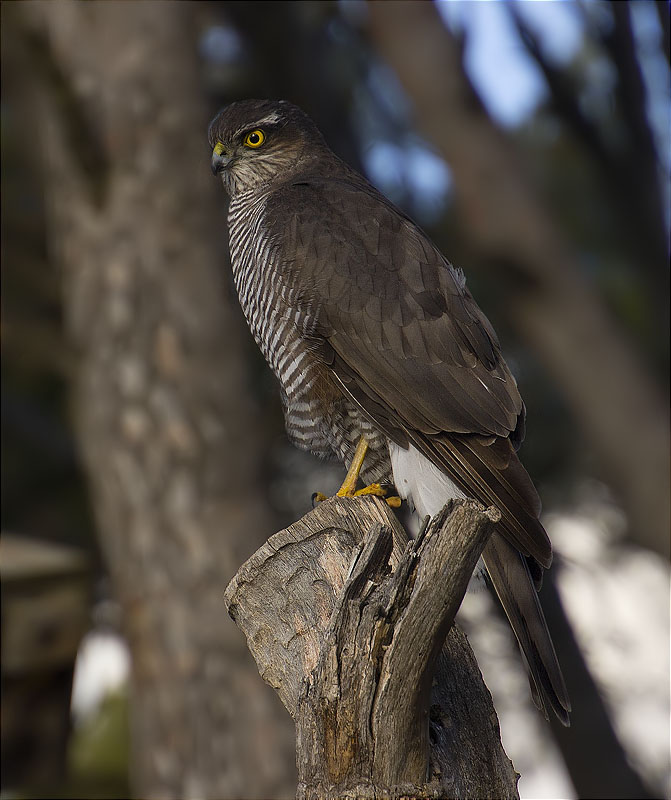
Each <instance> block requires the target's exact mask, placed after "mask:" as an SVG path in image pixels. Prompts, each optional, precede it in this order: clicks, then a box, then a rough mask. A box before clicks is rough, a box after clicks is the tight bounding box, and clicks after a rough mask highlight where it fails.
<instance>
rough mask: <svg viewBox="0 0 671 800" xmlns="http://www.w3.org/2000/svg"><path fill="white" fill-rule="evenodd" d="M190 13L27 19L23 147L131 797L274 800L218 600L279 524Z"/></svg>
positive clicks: (273, 749)
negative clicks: (51, 291)
mask: <svg viewBox="0 0 671 800" xmlns="http://www.w3.org/2000/svg"><path fill="white" fill-rule="evenodd" d="M188 6H189V4H186V3H184V4H182V3H161V4H155V3H145V2H134V3H92V4H80V3H70V2H68V3H65V2H60V3H44V4H25V6H24V7H23V8H22V11H23V13H24V14H25V19H26V21H27V27H26V31H27V40H28V41H29V42H30V44H31V58H32V59H34V63H35V64H36V65H37V66H38V67H39V70H40V75H41V78H42V79H43V80H42V82H43V88H44V92H43V98H44V100H45V102H44V103H43V105H44V125H43V127H42V128H41V129H40V130H39V135H38V136H37V137H36V143H35V150H36V151H38V152H39V151H44V152H45V154H46V155H47V161H46V163H45V174H46V175H47V190H48V208H49V212H50V242H51V246H52V250H53V252H54V254H55V255H57V256H58V259H59V262H60V264H61V266H62V270H63V292H64V304H65V315H66V324H67V328H68V332H69V334H70V336H71V339H72V341H73V343H74V346H75V347H76V348H77V350H78V356H79V359H80V361H79V370H78V379H77V381H76V385H75V386H74V397H73V401H74V421H75V425H76V431H77V435H78V440H79V445H80V448H81V453H82V456H83V460H84V463H85V468H86V471H87V475H88V479H89V483H90V491H91V500H92V504H93V508H94V512H95V517H96V520H97V525H98V531H99V535H100V538H101V541H102V546H103V550H104V553H105V555H106V559H107V563H108V566H109V570H110V573H111V575H112V579H113V584H114V589H115V592H116V596H117V598H118V600H119V602H120V603H121V607H122V612H123V625H124V629H125V633H126V635H127V637H128V641H129V644H130V648H131V652H132V694H131V720H132V753H133V764H132V785H133V788H134V791H135V792H136V793H137V795H139V796H146V797H151V798H169V797H174V798H184V797H218V798H224V797H243V796H244V797H250V796H262V797H271V796H277V795H286V794H287V793H289V792H291V791H292V788H290V787H293V785H294V783H295V780H294V774H293V765H292V752H291V751H292V749H293V748H292V746H291V738H290V737H291V733H290V727H291V726H290V723H289V724H287V722H285V720H284V716H285V715H284V712H283V711H282V709H281V706H280V705H279V703H277V702H276V698H274V697H273V696H272V693H271V692H269V691H268V692H266V693H265V694H263V693H261V692H260V691H259V687H258V686H257V683H256V681H255V679H254V678H255V675H254V676H253V675H252V673H254V666H253V664H252V662H251V659H249V658H248V654H247V653H246V652H245V650H244V646H243V644H242V642H241V641H240V639H239V636H238V633H237V631H236V630H235V628H234V627H233V626H232V625H231V624H230V621H228V620H227V617H226V614H225V609H224V606H223V603H222V596H221V594H222V587H223V585H225V581H226V576H227V575H230V574H231V573H232V572H233V569H234V568H235V565H237V564H238V563H240V560H241V559H243V558H244V557H246V556H247V555H248V554H249V552H250V551H251V549H253V547H254V546H255V544H256V545H258V543H260V542H261V541H263V540H264V539H265V538H266V536H267V535H268V534H269V533H270V532H271V530H272V529H273V521H272V520H273V516H272V514H271V513H270V511H269V507H268V506H267V504H266V503H265V501H264V493H263V491H262V484H261V482H260V465H261V458H262V452H263V444H264V443H263V441H262V440H261V438H260V437H261V434H260V433H259V430H260V426H259V425H258V424H257V423H258V420H257V414H256V413H255V412H256V409H255V408H254V404H253V400H251V398H250V393H249V389H248V386H247V375H246V372H245V364H244V360H243V356H242V353H241V346H242V344H243V343H244V339H243V336H246V334H244V333H243V331H242V326H241V315H240V314H239V311H238V310H237V309H236V310H235V311H233V310H232V309H233V306H232V304H231V303H230V300H229V298H226V279H225V269H226V266H227V265H226V261H225V256H224V255H223V247H222V246H221V245H222V244H223V242H224V241H225V230H226V229H225V219H224V217H223V209H221V204H220V203H219V201H218V199H217V197H215V194H214V192H215V184H214V181H213V180H212V178H211V175H210V174H209V155H208V148H207V142H206V126H207V121H208V120H207V111H206V108H205V103H204V99H203V96H202V90H201V88H200V77H199V75H198V62H197V57H196V31H195V30H193V29H192V20H193V14H192V13H191V12H190V11H189V7H188ZM218 204H219V208H218V207H217V206H218ZM260 742H263V752H264V753H265V757H264V758H259V747H260V744H259V743H260Z"/></svg>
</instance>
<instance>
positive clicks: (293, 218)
mask: <svg viewBox="0 0 671 800" xmlns="http://www.w3.org/2000/svg"><path fill="white" fill-rule="evenodd" d="M209 143H210V146H211V147H212V171H213V172H214V174H215V175H220V176H221V178H222V181H223V184H224V187H225V189H226V191H227V192H228V194H229V196H230V205H229V212H228V228H229V244H230V254H231V265H232V270H233V278H234V282H235V285H236V288H237V291H238V294H239V298H240V303H241V305H242V308H243V311H244V314H245V317H246V319H247V322H248V324H249V327H250V328H251V331H252V333H253V335H254V338H255V339H256V342H257V344H258V345H259V347H260V348H261V350H262V352H263V355H264V356H265V358H266V360H267V361H268V363H269V365H270V367H271V368H272V370H273V371H274V373H275V375H276V376H277V378H278V380H279V382H280V386H281V394H282V402H283V407H284V414H285V420H286V427H287V432H288V435H289V437H290V438H291V439H292V441H293V442H294V443H295V444H296V445H298V446H299V447H301V448H304V449H306V450H310V451H312V452H313V453H315V454H317V455H319V456H322V457H333V456H336V457H337V458H340V459H341V460H342V461H343V462H344V463H345V464H346V465H350V464H353V465H354V469H353V470H351V471H350V476H349V483H348V484H347V488H346V490H345V492H343V493H348V494H352V493H353V488H354V486H355V484H356V479H357V474H358V472H359V468H360V471H361V476H362V478H363V479H364V481H365V482H366V483H370V484H373V485H375V484H378V483H381V482H393V484H394V485H395V486H396V489H397V491H398V493H399V494H400V496H401V497H403V498H405V499H407V501H408V502H409V504H410V505H411V507H414V508H415V509H416V511H417V512H418V513H419V514H420V516H422V517H424V516H425V515H427V514H428V515H434V514H436V513H437V512H438V511H439V510H440V509H441V508H442V507H443V506H444V505H445V503H446V502H447V501H448V500H449V499H450V498H464V497H471V498H475V499H476V500H479V501H480V502H481V503H483V504H485V505H495V506H496V507H497V508H498V509H499V510H500V511H501V514H502V519H501V522H500V523H499V525H498V526H497V530H496V531H495V532H494V533H493V534H492V536H491V538H490V540H489V542H488V544H487V545H486V547H485V549H484V551H483V553H482V560H483V562H484V567H485V569H486V573H487V575H488V577H489V580H490V581H491V584H492V585H493V587H494V590H495V591H496V594H497V595H498V597H499V600H500V601H501V604H502V606H503V608H504V610H505V612H506V615H507V616H508V619H509V620H510V623H511V626H512V628H513V631H514V632H515V635H516V636H517V639H518V641H519V644H520V647H521V650H522V653H523V655H524V659H525V661H526V665H527V667H528V671H529V679H530V684H531V690H532V696H533V698H534V701H535V703H536V705H537V706H538V708H539V709H541V711H542V712H543V713H544V714H545V716H546V718H547V717H548V712H549V711H552V712H554V713H555V714H556V716H557V717H558V718H559V719H560V720H561V721H562V722H563V723H564V724H565V725H568V720H569V716H568V712H569V711H570V703H569V699H568V695H567V692H566V688H565V686H564V680H563V677H562V674H561V670H560V668H559V664H558V662H557V657H556V655H555V650H554V646H553V644H552V640H551V638H550V635H549V633H548V629H547V625H546V623H545V619H544V617H543V612H542V611H541V607H540V604H539V602H538V597H537V591H536V590H537V588H538V587H539V585H540V579H541V576H542V573H543V570H544V569H547V568H548V567H549V566H550V563H551V560H552V548H551V545H550V541H549V539H548V536H547V534H546V532H545V530H544V529H543V526H542V525H541V523H540V521H539V514H540V508H541V507H540V500H539V497H538V494H537V492H536V490H535V488H534V486H533V483H532V482H531V479H530V478H529V476H528V474H527V472H526V471H525V469H524V467H523V466H522V464H521V462H520V461H519V459H518V457H517V450H518V448H519V446H520V444H521V442H522V440H523V438H524V424H525V423H524V421H525V413H526V412H525V407H524V404H523V402H522V399H521V397H520V394H519V391H518V389H517V384H516V382H515V379H514V378H513V376H512V374H511V373H510V370H509V369H508V366H507V365H506V362H505V361H504V359H503V356H502V354H501V348H500V345H499V342H498V339H497V336H496V334H495V332H494V329H493V328H492V326H491V324H490V323H489V321H488V319H487V318H486V317H485V315H484V314H483V313H482V311H481V310H480V308H478V306H477V304H476V302H475V300H474V299H473V297H472V295H471V293H470V292H469V290H468V288H467V287H466V283H465V279H464V275H463V273H462V272H461V271H460V270H458V269H455V268H454V267H453V266H452V265H451V264H450V262H449V261H448V260H447V259H446V258H445V257H444V256H443V255H442V254H441V252H440V251H439V250H438V249H437V247H436V246H435V245H434V244H433V243H432V242H431V240H430V239H429V238H428V237H427V235H426V234H425V233H424V232H423V231H422V230H421V228H419V227H418V226H417V225H416V224H415V223H414V222H413V221H412V220H411V219H410V218H409V217H408V216H407V215H406V214H404V213H403V212H402V211H400V210H399V209H398V208H396V206H394V204H393V203H391V202H390V201H389V200H388V199H387V198H385V197H384V196H383V195H382V194H381V193H380V192H378V191H377V189H375V188H374V187H373V186H372V185H371V184H370V183H369V182H368V181H367V180H366V179H365V178H363V177H362V176H361V175H360V174H358V173H357V172H356V171H355V170H353V169H351V168H350V167H349V166H348V165H347V164H345V163H344V162H343V161H341V160H340V159H339V158H338V157H337V156H336V155H335V154H334V153H333V152H332V151H331V150H330V149H329V147H328V145H327V144H326V142H325V141H324V138H323V137H322V135H321V133H320V131H319V130H318V128H317V127H316V125H315V124H314V122H312V120H311V119H310V118H309V117H308V116H307V115H306V114H305V113H304V112H303V111H301V109H299V108H298V107H296V106H295V105H292V104H291V103H288V102H286V101H270V100H245V101H241V102H236V103H232V104H231V105H228V106H226V107H225V108H224V109H223V110H222V111H221V112H220V113H219V114H218V115H217V116H216V117H215V119H214V120H213V121H212V123H211V124H210V127H209ZM341 491H342V490H341ZM371 491H373V492H375V491H376V489H372V490H371Z"/></svg>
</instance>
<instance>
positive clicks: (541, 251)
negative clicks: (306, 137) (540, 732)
mask: <svg viewBox="0 0 671 800" xmlns="http://www.w3.org/2000/svg"><path fill="white" fill-rule="evenodd" d="M538 6H540V8H539V7H538ZM557 6H561V7H562V8H561V9H560V8H558V7H557ZM505 43H507V49H506V46H505ZM668 50H669V28H668V7H667V5H666V4H665V3H654V2H647V0H646V1H644V2H639V3H635V4H627V3H614V4H610V3H605V2H603V3H602V2H587V3H581V4H577V3H576V4H573V3H570V4H531V5H530V4H527V3H506V4H479V3H451V2H442V3H410V2H401V3H393V4H385V3H381V2H374V3H365V2H363V0H361V1H360V0H349V1H348V0H343V1H342V2H269V3H265V2H216V3H189V4H185V3H176V2H164V3H161V4H155V3H149V2H135V3H132V4H122V3H107V2H106V3H102V2H94V3H89V4H78V3H74V2H58V3H46V2H45V3H30V4H27V3H23V4H3V5H2V58H3V72H2V134H3V135H2V162H3V170H2V199H3V203H2V256H3V259H2V263H3V271H2V277H3V286H2V288H3V292H2V348H3V362H2V369H3V385H2V420H3V422H2V424H3V450H2V491H3V504H2V530H3V531H7V530H11V531H14V532H17V533H20V534H24V535H29V536H33V537H40V538H43V539H50V540H53V541H58V542H67V543H75V544H78V545H79V546H81V547H84V548H86V549H87V550H88V551H90V552H91V553H92V554H93V558H94V561H95V563H96V575H97V603H96V606H95V608H96V609H97V615H94V618H95V619H99V617H100V609H101V608H103V607H104V608H109V606H110V604H109V602H107V604H106V605H105V606H101V602H100V601H101V600H107V601H110V600H111V601H112V602H113V607H116V608H118V609H119V629H120V631H121V632H122V633H123V636H124V637H125V639H126V641H127V642H128V645H129V647H130V652H131V663H132V668H131V682H130V686H131V689H130V694H129V700H128V703H129V711H130V730H131V780H130V784H131V787H132V789H131V791H132V792H133V794H134V795H137V796H140V795H145V796H148V797H191V796H197V795H198V796H203V797H270V796H290V795H291V794H292V793H293V741H292V732H291V730H290V727H291V726H290V724H289V722H288V720H287V719H285V715H284V712H283V709H281V708H278V703H277V701H276V698H275V697H274V695H273V693H272V691H271V690H269V689H268V688H267V687H265V686H263V685H262V683H261V681H260V679H258V676H257V675H256V671H255V667H254V665H253V664H251V663H250V659H249V657H248V656H247V653H246V650H245V648H244V645H243V644H242V642H241V641H240V638H239V636H238V635H237V632H236V631H234V630H233V629H232V626H231V624H229V621H228V619H227V618H226V616H225V614H224V611H223V604H222V602H221V594H222V591H223V588H224V586H225V585H226V583H227V581H228V579H229V577H230V576H231V575H232V574H233V573H234V571H235V570H236V568H237V566H238V565H239V564H240V563H241V562H242V561H243V560H244V559H245V558H246V557H247V556H248V555H250V554H251V553H252V552H253V550H254V549H255V548H256V547H257V546H258V545H259V544H260V543H261V542H262V541H263V540H265V538H267V536H268V535H270V534H271V533H273V532H275V530H277V529H279V528H280V527H281V526H282V525H283V524H284V523H286V522H289V521H291V520H293V519H295V518H296V517H298V516H300V515H301V514H302V513H304V512H305V511H306V510H307V508H308V506H309V498H310V495H311V492H312V491H314V490H315V489H317V488H319V489H321V490H326V489H328V488H329V487H331V486H333V485H334V484H335V483H336V482H337V477H338V476H339V474H340V470H339V469H337V468H336V470H335V472H329V471H328V470H327V469H326V468H325V467H324V465H322V464H319V463H317V462H315V461H314V460H313V459H311V458H310V457H309V456H307V455H305V454H301V453H298V452H296V451H294V450H292V449H291V448H290V447H289V445H288V443H287V442H286V439H285V437H284V435H283V432H282V420H281V412H280V411H279V404H278V398H277V389H276V384H275V382H274V379H273V378H272V376H271V375H270V374H269V372H268V371H267V368H266V367H265V365H264V364H263V362H262V360H261V358H260V356H259V355H258V354H257V352H256V349H255V347H254V345H253V343H252V342H251V338H250V337H249V335H248V334H247V333H246V331H245V326H244V322H243V321H242V318H241V314H240V312H239V309H238V308H237V304H236V301H235V298H234V295H233V291H232V287H231V282H230V277H229V271H228V264H227V255H226V229H225V213H226V209H225V198H224V196H223V193H222V192H221V191H219V186H218V185H216V183H215V182H214V181H213V180H212V179H211V176H210V175H209V171H208V170H209V152H208V147H207V143H206V137H205V130H206V125H207V121H208V119H209V118H210V117H211V116H213V115H214V113H215V112H216V110H217V109H218V108H219V107H220V106H221V105H224V104H225V103H227V102H230V101H231V100H234V99H240V98H244V97H254V96H256V97H276V98H284V99H287V100H291V101H293V102H296V103H298V104H299V105H301V106H302V107H303V108H304V109H305V110H306V111H307V112H308V113H309V114H310V115H311V116H312V117H313V118H314V119H315V121H316V122H317V124H318V125H319V127H320V128H321V129H322V131H323V132H324V134H325V136H326V139H327V141H329V143H330V144H331V146H332V147H333V148H334V150H336V152H338V153H339V154H340V155H341V156H342V157H343V158H345V159H346V160H347V161H348V162H349V163H351V164H353V165H354V166H356V167H357V168H359V169H361V170H362V171H364V172H365V173H366V174H367V175H368V176H369V177H370V179H371V180H372V181H373V182H374V183H376V184H377V185H378V186H379V187H380V188H381V190H382V191H384V192H385V193H386V194H387V195H388V196H389V197H391V199H392V200H394V201H395V202H396V203H398V204H399V205H401V206H402V207H403V208H404V209H405V210H406V211H408V213H410V214H411V215H412V216H413V217H414V218H415V219H417V221H418V222H419V223H420V224H421V225H422V226H423V227H425V228H426V229H427V230H428V231H429V233H430V235H431V236H432V238H433V239H434V240H435V241H436V243H437V244H438V245H439V246H440V247H441V249H442V250H443V252H444V253H445V254H446V255H447V256H448V257H449V258H450V259H451V260H452V261H453V263H455V264H456V265H458V266H461V267H463V268H464V269H465V270H466V273H467V276H468V280H469V285H470V287H471V290H472V292H473V294H474V295H475V296H476V298H477V299H478V301H479V303H480V305H481V306H482V307H483V309H484V310H485V311H486V313H487V315H488V316H489V317H490V319H491V320H492V322H493V324H494V326H495V328H496V329H497V331H498V332H499V335H500V337H501V339H502V344H503V349H504V352H505V353H506V356H507V359H508V361H509V363H510V364H511V366H512V367H513V371H514V372H515V374H516V376H517V378H518V381H519V383H520V386H521V390H522V395H523V396H524V398H525V400H526V403H527V407H528V420H529V425H528V434H527V441H526V443H525V446H524V449H523V459H524V461H525V464H526V465H527V467H528V469H529V471H530V472H531V474H532V475H533V476H534V478H535V479H536V481H537V483H538V484H539V488H540V489H541V495H542V496H543V498H544V502H545V507H546V510H547V511H549V512H552V511H553V510H554V511H555V512H559V511H562V510H564V511H566V510H570V509H572V507H574V506H576V505H580V504H582V506H584V505H585V500H584V498H585V497H586V496H587V497H589V498H590V501H591V502H592V503H593V505H594V503H595V502H596V500H595V499H596V498H600V500H599V503H597V504H596V505H598V508H599V509H601V510H600V511H599V513H600V514H601V517H600V518H599V520H598V521H597V522H598V524H601V525H602V526H604V528H605V529H606V530H607V536H606V543H605V545H604V550H603V551H600V552H602V553H606V554H607V557H608V558H609V559H615V558H616V555H615V554H617V553H622V552H624V553H625V554H628V557H629V558H630V559H631V560H634V557H635V554H636V553H637V552H638V551H636V550H635V547H644V548H647V549H648V550H650V551H653V552H656V553H658V554H660V553H661V554H664V553H665V552H666V551H667V548H668V538H667V537H668V477H669V471H668V416H667V408H668V397H667V395H666V392H667V385H668V384H667V378H668V371H667V370H668V355H669V354H668V347H669V337H668V296H669V295H668V287H669V283H668V234H669V217H668V214H669V210H668V209H669V184H668V176H669V160H670V157H671V156H670V151H669V141H668V135H669V134H668V131H669V121H670V119H669V108H670V102H669V68H668ZM604 487H607V488H604ZM604 498H605V499H604ZM604 508H607V509H610V511H609V512H608V514H606V512H605V511H603V509H604ZM620 510H621V512H623V513H621V512H620ZM595 513H596V512H595ZM604 519H605V522H604ZM578 550H579V548H578ZM99 553H101V554H102V558H99V555H98V554H99ZM560 555H563V551H561V550H560ZM561 560H562V559H561V558H560V561H561ZM566 566H567V567H568V566H570V565H569V564H567V565H566ZM594 568H595V569H596V567H594ZM108 575H109V577H110V578H111V583H108V582H107V581H106V576H108ZM559 578H560V581H559V582H560V588H561V587H562V583H561V573H560V575H559ZM625 588H626V587H623V592H624V590H625ZM549 590H550V596H549V600H550V606H549V608H550V610H551V611H552V616H553V617H557V621H556V622H555V630H556V631H557V636H558V638H561V641H558V642H557V644H558V650H559V652H560V657H561V659H562V661H563V662H564V664H565V667H566V672H567V678H568V679H569V690H570V691H571V693H572V696H573V700H574V706H575V707H576V713H575V715H574V727H573V728H572V729H571V730H570V731H569V732H568V733H565V734H562V733H561V732H559V733H558V738H557V741H558V743H559V747H560V750H561V752H562V753H563V756H564V759H565V763H566V764H567V765H568V770H569V773H570V778H571V780H572V783H573V786H574V787H575V790H576V791H577V793H578V795H579V796H594V797H596V796H603V797H607V796H608V797H611V796H621V797H640V796H644V793H645V792H646V791H649V792H651V793H653V794H654V793H659V792H661V791H662V789H661V788H660V787H662V784H663V781H664V780H668V768H667V767H666V766H665V765H664V764H662V766H661V767H659V768H657V769H656V770H655V769H654V768H652V767H650V768H649V769H648V772H647V773H646V774H642V775H640V774H638V773H643V772H645V769H646V762H645V759H643V760H642V761H640V760H639V761H636V759H634V760H635V764H636V767H637V770H638V773H637V772H636V771H635V770H632V769H631V768H630V767H629V766H628V765H627V759H626V757H625V753H624V751H623V750H622V749H621V745H620V743H619V741H618V736H616V735H615V732H614V731H613V728H612V725H611V722H610V720H609V712H612V705H611V706H608V710H607V708H606V707H605V706H604V705H603V703H602V702H601V697H600V694H599V693H598V692H597V691H596V690H595V688H594V685H593V684H592V683H591V678H590V674H589V672H588V671H587V670H586V669H585V664H584V661H583V658H582V656H581V655H580V651H579V650H578V648H577V647H575V641H574V637H573V634H572V631H571V626H570V625H568V624H566V617H565V615H564V614H563V612H562V610H561V604H560V603H559V602H558V600H557V595H556V593H555V592H553V591H552V586H551V585H550V586H549ZM603 611H604V609H602V613H603ZM605 611H606V612H607V609H605ZM560 631H563V634H560ZM666 633H667V634H668V628H667V631H666ZM658 644H659V645H660V646H659V649H658V650H657V651H656V652H657V653H658V658H659V659H660V661H662V660H663V658H664V657H665V656H664V655H662V653H663V652H664V650H665V649H666V651H667V652H668V647H666V648H665V647H664V643H663V642H661V643H658ZM589 663H590V666H591V665H592V663H593V662H592V661H590V662H589ZM486 677H487V675H486ZM572 682H573V685H572ZM667 683H668V681H667ZM264 690H265V691H264ZM661 691H662V695H661V696H662V698H663V697H664V694H663V692H664V689H662V690H661ZM496 699H497V696H496V692H495V700H496ZM506 719H507V717H505V716H502V727H503V732H504V743H506V746H507V747H509V750H510V746H509V745H508V743H507V741H506V728H507V724H506ZM3 725H4V720H3ZM511 730H512V723H511ZM620 733H621V732H620V730H619V729H618V735H620ZM620 738H621V735H620ZM511 741H514V732H513V733H512V735H511ZM527 744H528V743H527ZM597 745H598V747H597ZM510 754H511V755H512V757H513V760H514V761H515V762H516V764H517V766H518V769H521V768H520V765H519V763H518V762H517V760H516V757H515V755H513V753H510ZM627 755H628V756H629V757H632V753H631V751H627ZM33 757H34V758H39V753H37V754H33ZM81 762H82V759H81V757H80V758H79V759H77V758H75V759H74V761H73V763H74V764H75V765H76V764H81ZM28 763H29V762H28ZM121 766H122V768H123V762H122V765H121ZM25 775H26V776H29V775H30V769H29V768H28V769H27V770H26V773H25ZM642 781H643V782H642ZM644 783H646V784H647V789H646V786H645V785H644ZM24 784H26V785H27V783H26V781H24ZM122 785H123V784H122ZM568 785H569V786H570V783H569V784H568ZM49 789H51V790H53V789H54V787H53V786H51V787H49ZM521 790H522V793H523V795H524V791H525V790H524V781H523V782H522V783H521ZM36 791H37V790H36ZM42 791H44V787H42ZM59 791H61V792H62V793H63V794H68V793H70V794H72V793H73V792H74V794H76V793H77V789H76V788H73V786H72V785H70V786H69V788H68V787H67V786H64V787H62V788H61V789H60V790H59ZM115 791H116V793H117V795H118V793H119V791H120V790H119V789H115V790H112V789H111V784H110V783H109V781H107V783H105V782H103V785H102V786H101V785H98V786H94V787H91V786H89V792H88V793H89V794H91V793H92V792H93V793H95V792H97V793H99V794H101V795H104V794H105V792H108V793H109V792H112V794H114V792H115ZM529 791H530V790H529ZM79 792H80V793H81V788H80V789H79ZM548 792H549V793H550V794H549V796H552V790H551V789H548ZM535 794H536V796H539V795H538V792H536V793H535ZM555 796H556V795H555Z"/></svg>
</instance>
